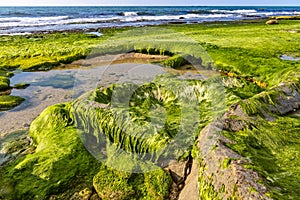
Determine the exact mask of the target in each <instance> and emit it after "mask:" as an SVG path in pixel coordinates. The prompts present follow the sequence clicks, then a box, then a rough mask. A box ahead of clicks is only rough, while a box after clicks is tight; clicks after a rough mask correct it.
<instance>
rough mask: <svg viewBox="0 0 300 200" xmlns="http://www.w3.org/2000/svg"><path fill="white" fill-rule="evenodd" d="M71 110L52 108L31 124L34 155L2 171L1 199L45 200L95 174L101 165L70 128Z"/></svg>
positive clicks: (0, 179)
mask: <svg viewBox="0 0 300 200" xmlns="http://www.w3.org/2000/svg"><path fill="white" fill-rule="evenodd" d="M69 109H70V105H69V104H61V105H55V106H51V107H49V108H47V109H46V110H45V111H44V112H42V113H41V115H40V116H39V117H38V118H37V119H36V120H35V121H34V122H33V123H32V125H31V127H30V136H31V137H32V138H33V140H34V142H35V145H36V148H35V152H34V153H33V154H30V155H27V156H25V157H22V158H20V159H18V160H16V161H15V162H13V163H12V164H10V165H9V166H6V167H5V168H3V169H1V171H0V177H1V178H0V191H1V192H0V197H2V198H4V199H46V198H48V197H49V196H50V195H52V194H57V193H60V192H63V191H65V190H68V189H70V188H71V189H72V187H73V186H72V184H75V185H79V184H80V183H81V182H84V181H86V180H88V179H89V177H90V179H91V176H92V175H93V174H94V173H96V172H95V171H96V169H97V165H98V163H97V161H96V160H95V159H94V158H93V157H92V156H90V155H89V154H88V153H87V151H86V150H85V148H84V146H83V145H82V143H81V140H80V139H79V137H78V135H77V131H76V129H74V128H73V127H72V126H71V125H72V122H73V121H72V118H71V116H70V113H69Z"/></svg>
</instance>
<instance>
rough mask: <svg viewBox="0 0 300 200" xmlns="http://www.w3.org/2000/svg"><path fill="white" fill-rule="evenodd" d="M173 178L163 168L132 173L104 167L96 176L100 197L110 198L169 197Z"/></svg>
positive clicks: (95, 182)
mask: <svg viewBox="0 0 300 200" xmlns="http://www.w3.org/2000/svg"><path fill="white" fill-rule="evenodd" d="M170 184H171V178H170V176H168V175H167V174H166V173H165V172H164V171H163V170H156V171H152V172H148V173H139V174H134V173H133V174H130V173H124V172H123V173H122V172H119V171H115V170H112V169H109V168H107V167H106V168H104V169H101V170H100V171H99V173H98V174H97V175H96V176H95V177H94V187H95V189H96V191H97V193H98V194H99V197H100V198H101V199H104V200H106V199H107V200H108V199H161V200H163V199H167V197H168V195H169V188H170Z"/></svg>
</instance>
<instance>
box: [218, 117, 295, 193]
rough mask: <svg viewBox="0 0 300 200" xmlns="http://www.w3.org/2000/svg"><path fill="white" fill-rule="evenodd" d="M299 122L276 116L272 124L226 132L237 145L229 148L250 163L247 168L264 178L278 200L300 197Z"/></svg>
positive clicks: (261, 122)
mask: <svg viewBox="0 0 300 200" xmlns="http://www.w3.org/2000/svg"><path fill="white" fill-rule="evenodd" d="M299 121H300V120H299V117H293V116H284V117H279V116H277V117H276V120H275V121H273V122H268V121H265V120H262V119H260V120H257V121H256V122H255V123H253V125H252V126H251V127H249V129H245V130H243V131H239V132H228V131H224V132H223V134H224V135H225V136H226V137H228V138H229V139H231V140H233V141H235V142H236V143H235V144H227V145H228V146H229V147H230V148H232V149H233V150H235V151H236V152H238V153H239V154H240V155H242V156H244V157H247V158H248V159H250V161H251V162H250V163H248V164H246V165H245V167H246V168H249V169H253V170H255V171H257V172H259V174H260V175H262V176H263V177H264V180H265V184H267V185H268V186H269V187H270V188H271V190H272V193H271V197H273V198H275V199H291V198H292V199H293V198H297V197H298V196H299V191H298V190H297V189H296V188H299V182H298V180H299V177H300V174H299V162H300V160H299V156H297V155H298V154H299V150H300V149H299V146H300V145H299V141H300V138H299V134H298V133H299V130H300V129H299V127H300V124H299Z"/></svg>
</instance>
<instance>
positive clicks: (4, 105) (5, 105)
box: [0, 95, 25, 111]
mask: <svg viewBox="0 0 300 200" xmlns="http://www.w3.org/2000/svg"><path fill="white" fill-rule="evenodd" d="M24 100H25V99H24V98H22V97H18V96H11V95H0V111H4V110H9V109H12V108H14V107H16V106H18V105H20V104H21V103H22V102H23V101H24Z"/></svg>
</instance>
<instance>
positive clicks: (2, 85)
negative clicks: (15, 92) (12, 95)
mask: <svg viewBox="0 0 300 200" xmlns="http://www.w3.org/2000/svg"><path fill="white" fill-rule="evenodd" d="M9 84H10V80H9V77H6V76H0V91H5V90H8V89H9V88H10V87H9Z"/></svg>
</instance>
